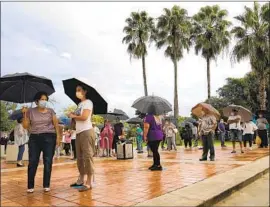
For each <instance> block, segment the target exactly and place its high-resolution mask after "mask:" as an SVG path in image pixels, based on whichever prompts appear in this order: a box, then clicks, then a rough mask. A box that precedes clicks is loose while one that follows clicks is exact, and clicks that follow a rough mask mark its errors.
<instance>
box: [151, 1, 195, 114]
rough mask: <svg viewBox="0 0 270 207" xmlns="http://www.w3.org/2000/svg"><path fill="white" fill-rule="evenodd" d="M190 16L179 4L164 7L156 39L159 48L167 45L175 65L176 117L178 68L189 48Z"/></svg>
mask: <svg viewBox="0 0 270 207" xmlns="http://www.w3.org/2000/svg"><path fill="white" fill-rule="evenodd" d="M190 28H191V23H190V18H189V17H188V15H187V11H186V10H185V9H183V8H181V7H179V6H173V7H172V8H171V9H167V8H165V9H164V14H162V15H161V16H160V17H158V22H157V28H156V31H155V36H154V40H155V41H156V46H157V48H158V49H160V48H162V47H166V49H165V57H169V58H170V59H171V60H172V62H173V65H174V117H175V118H178V116H179V105H178V90H177V88H178V83H177V80H178V69H177V62H178V61H179V60H180V59H181V58H183V55H184V50H187V51H188V50H189V47H190V45H191V41H190Z"/></svg>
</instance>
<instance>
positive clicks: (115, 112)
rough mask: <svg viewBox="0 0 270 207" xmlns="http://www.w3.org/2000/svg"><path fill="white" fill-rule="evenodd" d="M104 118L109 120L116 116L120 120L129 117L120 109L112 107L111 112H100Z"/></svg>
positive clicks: (114, 118)
mask: <svg viewBox="0 0 270 207" xmlns="http://www.w3.org/2000/svg"><path fill="white" fill-rule="evenodd" d="M100 116H102V117H103V118H104V119H108V120H109V121H114V120H116V119H117V118H119V119H120V120H127V119H129V117H128V115H127V114H126V113H125V112H124V111H123V110H121V109H114V110H113V112H108V113H107V114H100Z"/></svg>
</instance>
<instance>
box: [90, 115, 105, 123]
mask: <svg viewBox="0 0 270 207" xmlns="http://www.w3.org/2000/svg"><path fill="white" fill-rule="evenodd" d="M92 121H93V122H95V123H96V124H97V125H103V124H104V118H103V117H102V116H99V115H93V116H92Z"/></svg>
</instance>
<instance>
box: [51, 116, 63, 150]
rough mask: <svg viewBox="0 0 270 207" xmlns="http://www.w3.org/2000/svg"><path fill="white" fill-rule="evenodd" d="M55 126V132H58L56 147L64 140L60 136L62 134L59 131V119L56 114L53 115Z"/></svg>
mask: <svg viewBox="0 0 270 207" xmlns="http://www.w3.org/2000/svg"><path fill="white" fill-rule="evenodd" d="M53 125H54V128H55V132H56V146H59V145H60V142H61V140H62V139H61V136H60V134H61V133H60V131H59V123H58V119H57V117H56V115H55V114H54V115H53Z"/></svg>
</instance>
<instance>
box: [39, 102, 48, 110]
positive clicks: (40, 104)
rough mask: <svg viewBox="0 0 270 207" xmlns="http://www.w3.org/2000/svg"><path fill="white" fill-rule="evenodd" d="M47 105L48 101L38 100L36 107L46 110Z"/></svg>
mask: <svg viewBox="0 0 270 207" xmlns="http://www.w3.org/2000/svg"><path fill="white" fill-rule="evenodd" d="M47 104H48V101H45V100H40V101H39V102H38V106H39V107H40V108H46V107H47Z"/></svg>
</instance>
